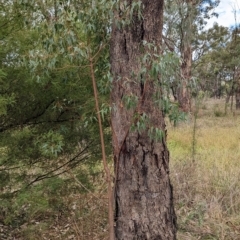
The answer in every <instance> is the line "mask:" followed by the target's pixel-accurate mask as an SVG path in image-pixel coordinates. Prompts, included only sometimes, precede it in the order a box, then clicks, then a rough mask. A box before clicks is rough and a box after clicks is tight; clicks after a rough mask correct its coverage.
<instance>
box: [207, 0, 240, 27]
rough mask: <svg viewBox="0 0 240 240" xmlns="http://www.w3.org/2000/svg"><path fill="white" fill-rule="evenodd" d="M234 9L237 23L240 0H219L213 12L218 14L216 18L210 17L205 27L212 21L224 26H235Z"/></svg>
mask: <svg viewBox="0 0 240 240" xmlns="http://www.w3.org/2000/svg"><path fill="white" fill-rule="evenodd" d="M234 9H235V10H236V20H237V24H240V0H220V4H219V5H218V7H217V8H216V10H215V12H216V13H218V14H219V16H218V18H216V17H212V18H211V19H210V20H209V21H208V24H207V28H210V27H212V26H213V24H214V22H217V23H218V24H219V25H222V26H224V27H230V26H235V17H234V11H235V10H234Z"/></svg>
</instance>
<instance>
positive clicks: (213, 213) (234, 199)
mask: <svg viewBox="0 0 240 240" xmlns="http://www.w3.org/2000/svg"><path fill="white" fill-rule="evenodd" d="M224 112H225V108H224V100H214V99H210V100H204V101H202V102H201V104H200V105H199V111H198V114H197V119H196V125H195V127H194V115H193V116H190V117H189V119H188V120H187V121H186V122H184V123H179V124H178V126H176V127H174V126H173V125H172V124H170V123H167V129H168V139H167V140H168V147H169V150H170V168H171V180H172V184H173V187H174V200H175V210H176V214H177V218H178V238H177V239H178V240H239V239H240V113H238V112H236V111H234V112H230V111H229V112H228V114H227V115H224ZM194 129H195V131H194ZM194 132H195V140H194V141H193V139H194V138H193V133H194ZM193 142H194V144H195V150H194V151H193ZM193 152H194V154H193ZM82 167H83V168H84V167H86V166H82ZM97 167H98V168H99V169H95V171H96V172H100V173H101V172H102V166H101V165H98V166H97ZM83 170H84V169H82V171H81V172H83ZM86 172H87V169H86ZM83 180H84V179H83ZM52 181H55V180H54V179H53V180H52ZM89 181H90V182H89V184H86V183H85V182H86V181H85V182H84V181H81V180H77V179H76V182H75V185H76V186H75V187H76V189H77V190H76V191H75V192H72V193H71V194H69V195H66V194H65V195H64V197H61V198H56V197H54V195H53V196H52V198H51V199H50V200H49V199H48V201H50V202H49V203H48V204H47V205H46V204H45V202H46V199H45V198H44V196H39V195H37V194H38V192H36V193H35V195H36V199H39V200H38V202H39V201H40V200H41V201H42V202H43V203H41V204H37V202H35V203H34V205H32V210H31V211H30V212H29V214H30V215H29V216H28V218H29V220H28V222H27V223H25V224H24V225H19V226H18V227H17V228H15V230H14V231H12V230H11V229H10V230H9V232H10V233H11V234H14V237H15V238H13V237H9V238H2V237H1V231H2V230H1V229H2V228H3V226H1V225H0V239H18V240H42V239H59V240H66V239H69V240H70V239H74V240H107V239H108V237H107V236H108V233H107V231H108V230H107V195H106V182H105V177H104V174H100V175H97V177H96V178H95V177H93V176H92V175H91V174H89ZM88 185H89V186H92V187H91V188H89V187H88ZM93 189H94V190H93ZM26 194H28V195H29V196H28V198H30V199H32V198H33V197H34V195H33V194H34V193H31V192H30V193H26ZM20 200H21V199H20ZM45 205H46V206H45ZM23 207H24V208H23V210H24V209H25V205H23ZM24 213H25V214H26V211H25V210H24ZM4 227H5V226H4ZM3 231H5V232H6V230H3Z"/></svg>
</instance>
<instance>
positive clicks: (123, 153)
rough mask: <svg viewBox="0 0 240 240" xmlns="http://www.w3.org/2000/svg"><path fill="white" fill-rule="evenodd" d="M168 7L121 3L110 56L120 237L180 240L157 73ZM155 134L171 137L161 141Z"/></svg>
mask: <svg viewBox="0 0 240 240" xmlns="http://www.w3.org/2000/svg"><path fill="white" fill-rule="evenodd" d="M163 4H164V1H163V0H151V1H150V0H142V1H138V2H136V1H131V0H127V1H123V0H121V1H119V5H118V6H117V7H116V9H115V12H114V19H115V20H114V22H113V26H112V35H111V47H110V56H111V71H112V74H113V85H112V92H111V101H112V114H111V122H112V134H113V147H114V160H115V200H114V203H115V224H116V227H115V237H116V239H122V240H123V239H124V240H127V239H166V240H167V239H176V217H175V213H174V207H173V194H172V187H171V184H170V179H169V153H168V149H167V146H166V138H165V137H164V136H166V132H165V122H164V114H163V112H162V110H161V109H160V108H159V106H158V105H157V104H156V96H158V95H161V94H162V92H161V90H162V89H161V88H159V86H160V87H161V84H159V83H160V82H161V79H160V78H159V75H158V74H154V73H155V70H156V68H154V66H159V64H160V63H158V64H154V63H155V60H157V58H158V56H160V55H161V53H162V50H161V45H162V27H163ZM149 56H151V58H148V57H149ZM146 58H147V59H148V60H146ZM144 59H145V60H146V61H144ZM154 69H155V70H154ZM148 72H150V74H146V73H148ZM151 73H152V74H151ZM156 75H157V77H156ZM142 125H143V126H142ZM141 126H142V127H141ZM153 132H155V134H156V133H162V134H163V133H165V134H163V135H164V136H162V137H161V138H159V139H158V141H157V139H156V138H154V137H153V136H151V134H153Z"/></svg>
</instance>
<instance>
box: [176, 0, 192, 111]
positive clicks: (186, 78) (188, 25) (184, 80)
mask: <svg viewBox="0 0 240 240" xmlns="http://www.w3.org/2000/svg"><path fill="white" fill-rule="evenodd" d="M183 2H186V3H187V14H186V16H184V14H181V13H180V14H181V15H182V23H181V26H180V27H181V46H180V52H181V58H182V64H181V82H180V85H179V86H178V89H177V98H178V102H179V106H180V108H181V109H182V111H184V112H190V110H191V95H190V91H189V90H190V89H189V82H190V80H191V68H192V46H191V39H192V21H193V2H192V0H184V1H183ZM180 11H181V10H180Z"/></svg>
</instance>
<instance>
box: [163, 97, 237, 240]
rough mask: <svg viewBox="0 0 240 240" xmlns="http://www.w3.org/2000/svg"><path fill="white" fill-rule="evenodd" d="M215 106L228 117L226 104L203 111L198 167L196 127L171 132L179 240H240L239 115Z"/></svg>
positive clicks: (211, 105) (210, 105)
mask: <svg viewBox="0 0 240 240" xmlns="http://www.w3.org/2000/svg"><path fill="white" fill-rule="evenodd" d="M216 104H217V107H218V111H219V112H224V102H223V101H222V100H208V101H207V102H205V103H204V105H203V106H204V108H201V109H200V111H199V114H198V119H197V127H196V153H195V156H194V160H195V161H194V162H193V161H192V160H193V157H192V139H193V125H192V123H191V121H188V122H187V123H181V124H179V126H178V127H177V128H173V127H171V125H169V126H168V147H169V150H170V157H171V178H172V183H173V186H174V198H175V209H176V212H177V216H178V225H179V226H178V227H179V231H178V240H188V239H189V240H195V239H196V240H197V239H206V240H207V239H209V240H213V239H217V240H230V239H240V214H239V213H240V167H239V166H240V163H239V161H240V115H239V113H237V112H236V111H235V112H234V114H231V113H229V114H228V115H226V116H225V115H221V116H219V115H217V116H216V111H215V109H216V107H215V106H216ZM206 106H207V107H206ZM192 122H193V121H192Z"/></svg>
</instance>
